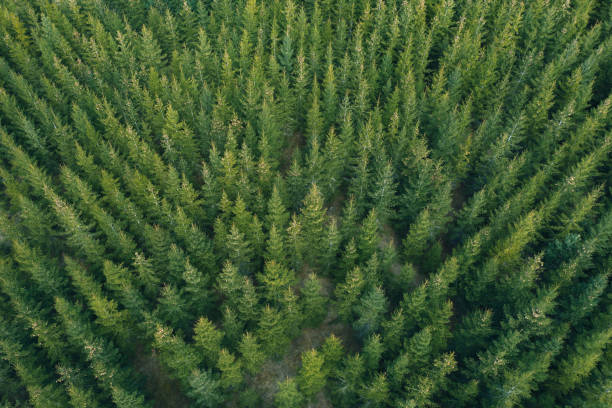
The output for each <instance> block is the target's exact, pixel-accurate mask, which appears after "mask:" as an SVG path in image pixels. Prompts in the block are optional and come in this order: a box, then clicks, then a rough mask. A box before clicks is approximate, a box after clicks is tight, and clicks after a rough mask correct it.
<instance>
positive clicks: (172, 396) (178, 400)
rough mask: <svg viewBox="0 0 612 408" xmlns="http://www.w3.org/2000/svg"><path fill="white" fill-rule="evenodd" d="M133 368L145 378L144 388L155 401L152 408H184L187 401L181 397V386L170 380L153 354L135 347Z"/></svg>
mask: <svg viewBox="0 0 612 408" xmlns="http://www.w3.org/2000/svg"><path fill="white" fill-rule="evenodd" d="M134 355H135V358H134V366H135V367H137V370H138V373H139V374H142V375H143V376H144V377H145V378H146V388H147V391H149V393H150V395H152V396H153V398H154V399H155V405H154V408H184V407H188V406H189V403H190V402H189V399H188V398H187V397H186V396H185V395H183V393H182V392H181V391H180V390H181V385H180V384H179V382H178V381H177V380H174V379H172V378H170V376H169V375H168V373H166V370H165V369H164V367H163V366H162V365H161V363H160V362H159V360H158V358H157V356H156V355H155V353H148V352H147V351H146V350H143V348H142V346H137V347H136V352H135V353H134Z"/></svg>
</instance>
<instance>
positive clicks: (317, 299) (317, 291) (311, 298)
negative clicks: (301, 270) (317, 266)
mask: <svg viewBox="0 0 612 408" xmlns="http://www.w3.org/2000/svg"><path fill="white" fill-rule="evenodd" d="M321 289H322V287H321V282H320V281H319V279H318V278H317V275H315V274H310V275H308V278H307V279H306V280H305V281H304V287H303V288H302V291H301V292H302V313H303V315H304V319H305V323H306V324H307V325H309V326H317V325H318V324H319V323H320V322H321V321H322V320H323V319H324V318H325V316H326V315H327V307H326V306H327V299H326V297H325V296H324V295H323V294H322V293H321Z"/></svg>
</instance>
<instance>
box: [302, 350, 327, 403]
mask: <svg viewBox="0 0 612 408" xmlns="http://www.w3.org/2000/svg"><path fill="white" fill-rule="evenodd" d="M301 357H302V367H301V368H300V372H299V376H298V385H299V388H300V391H301V393H302V394H304V397H305V398H307V399H310V398H312V397H313V396H314V395H315V394H316V393H317V392H319V391H320V390H321V389H322V388H323V387H324V386H325V371H324V370H323V363H324V360H323V355H322V354H321V353H319V352H318V351H316V350H315V349H311V350H309V351H305V352H303V353H302V356H301Z"/></svg>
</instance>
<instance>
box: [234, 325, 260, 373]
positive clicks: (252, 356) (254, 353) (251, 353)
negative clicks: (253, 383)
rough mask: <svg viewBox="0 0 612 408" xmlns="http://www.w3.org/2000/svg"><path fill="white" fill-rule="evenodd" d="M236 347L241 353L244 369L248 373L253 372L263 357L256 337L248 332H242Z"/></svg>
mask: <svg viewBox="0 0 612 408" xmlns="http://www.w3.org/2000/svg"><path fill="white" fill-rule="evenodd" d="M238 349H239V351H240V354H241V355H242V365H243V366H244V368H245V370H246V371H247V372H249V373H250V374H255V373H256V372H257V371H258V370H259V367H260V366H261V364H262V363H263V362H264V359H265V354H264V353H263V352H262V351H261V346H260V345H259V343H258V341H257V337H256V336H255V335H254V334H251V333H249V332H245V333H243V335H242V339H241V340H240V344H239V345H238Z"/></svg>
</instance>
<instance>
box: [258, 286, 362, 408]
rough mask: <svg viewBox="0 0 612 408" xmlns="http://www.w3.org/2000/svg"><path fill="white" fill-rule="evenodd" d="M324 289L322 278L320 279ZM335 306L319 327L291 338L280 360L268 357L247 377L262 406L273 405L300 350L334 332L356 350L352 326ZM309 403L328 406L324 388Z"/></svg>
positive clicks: (294, 367)
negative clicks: (280, 383) (343, 318)
mask: <svg viewBox="0 0 612 408" xmlns="http://www.w3.org/2000/svg"><path fill="white" fill-rule="evenodd" d="M323 286H324V290H325V286H326V285H325V282H323ZM337 317H338V315H337V311H336V308H335V307H333V306H331V305H330V308H329V311H328V313H327V317H326V318H325V320H324V321H323V323H321V324H320V325H319V326H318V327H306V328H304V329H302V331H301V332H300V334H299V335H298V336H297V337H296V338H295V339H294V340H293V341H292V342H291V345H290V346H289V348H288V351H287V353H285V355H284V356H283V357H282V358H281V359H279V360H268V361H267V362H266V363H264V365H263V367H262V368H261V370H260V371H259V373H258V374H257V375H256V376H255V377H253V378H251V379H250V383H251V386H252V387H253V388H254V389H256V390H257V392H258V394H259V395H260V396H261V398H262V400H263V402H264V405H265V406H272V405H273V399H274V395H275V394H276V392H277V391H278V383H279V382H281V381H284V380H285V379H286V378H287V377H295V376H296V375H297V372H298V369H299V367H300V365H301V357H300V356H301V354H302V353H303V352H305V351H308V350H310V349H313V348H314V349H316V348H318V347H320V346H321V345H322V344H323V342H324V341H325V339H326V338H328V337H329V336H330V335H332V334H333V335H335V336H336V337H338V338H339V339H340V340H341V341H342V345H343V346H344V348H345V350H346V351H348V352H355V351H357V350H358V343H357V340H356V338H355V335H354V333H353V330H352V329H351V327H350V326H349V325H347V324H345V323H341V322H339V321H338V319H337ZM309 406H312V407H322V408H324V407H331V406H332V405H331V403H330V402H329V400H328V399H327V398H326V397H325V395H324V393H323V392H320V393H319V394H318V395H316V396H315V399H314V400H313V401H312V402H311V403H310V405H309Z"/></svg>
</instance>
